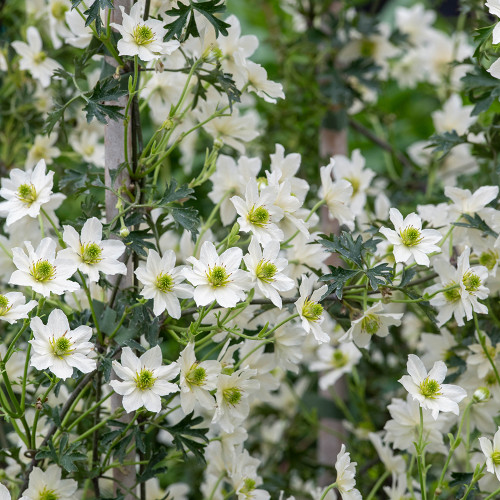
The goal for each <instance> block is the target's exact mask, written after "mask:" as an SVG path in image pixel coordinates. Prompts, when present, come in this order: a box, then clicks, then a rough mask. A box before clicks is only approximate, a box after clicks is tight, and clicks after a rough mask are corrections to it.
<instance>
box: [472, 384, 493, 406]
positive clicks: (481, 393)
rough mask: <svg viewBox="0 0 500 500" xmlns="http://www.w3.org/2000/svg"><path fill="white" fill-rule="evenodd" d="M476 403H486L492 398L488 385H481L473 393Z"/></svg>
mask: <svg viewBox="0 0 500 500" xmlns="http://www.w3.org/2000/svg"><path fill="white" fill-rule="evenodd" d="M472 399H473V401H474V403H484V402H485V401H488V399H490V391H489V389H488V388H487V387H479V388H477V389H476V390H475V391H474V394H473V395H472Z"/></svg>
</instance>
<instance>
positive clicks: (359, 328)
mask: <svg viewBox="0 0 500 500" xmlns="http://www.w3.org/2000/svg"><path fill="white" fill-rule="evenodd" d="M402 317H403V313H384V306H383V305H382V303H381V302H377V303H376V304H374V305H373V306H371V307H369V308H368V309H367V310H366V311H365V312H364V313H363V315H362V316H360V317H359V318H357V319H355V320H354V321H352V322H351V328H349V330H347V332H346V333H345V335H344V336H343V337H342V338H341V339H340V341H341V342H343V341H344V340H353V341H354V343H355V344H356V345H357V346H358V347H367V346H368V344H369V343H370V340H371V339H372V337H373V336H374V335H377V336H379V337H387V335H389V327H390V326H393V325H394V326H399V325H400V324H401V318H402Z"/></svg>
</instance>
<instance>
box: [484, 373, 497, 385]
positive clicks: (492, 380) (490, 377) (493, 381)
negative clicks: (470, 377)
mask: <svg viewBox="0 0 500 500" xmlns="http://www.w3.org/2000/svg"><path fill="white" fill-rule="evenodd" d="M484 382H485V383H486V385H488V386H490V387H491V386H493V385H497V377H496V375H495V372H493V371H490V372H488V373H487V375H486V376H485V377H484Z"/></svg>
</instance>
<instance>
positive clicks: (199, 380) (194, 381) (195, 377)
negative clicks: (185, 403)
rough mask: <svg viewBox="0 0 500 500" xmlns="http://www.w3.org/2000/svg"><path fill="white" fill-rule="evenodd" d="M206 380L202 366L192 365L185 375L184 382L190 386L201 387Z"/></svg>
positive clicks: (205, 373) (205, 372)
mask: <svg viewBox="0 0 500 500" xmlns="http://www.w3.org/2000/svg"><path fill="white" fill-rule="evenodd" d="M206 379H207V371H206V370H205V368H203V367H202V366H197V365H196V364H194V365H193V366H192V367H191V370H189V373H188V374H187V377H186V380H187V381H188V383H189V384H191V385H203V383H204V382H205V380H206Z"/></svg>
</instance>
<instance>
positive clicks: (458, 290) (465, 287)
mask: <svg viewBox="0 0 500 500" xmlns="http://www.w3.org/2000/svg"><path fill="white" fill-rule="evenodd" d="M469 257H470V248H468V247H467V248H466V249H465V250H464V251H463V252H462V253H461V254H460V256H459V257H458V259H457V267H456V268H455V267H453V266H452V265H451V264H450V263H449V262H448V259H445V258H438V259H436V261H435V262H434V269H435V271H436V272H437V273H438V275H439V283H437V284H435V285H433V286H431V287H429V288H427V289H426V290H425V291H424V292H425V293H427V294H430V295H432V294H433V293H435V292H437V291H438V290H443V289H446V291H444V292H440V293H438V294H437V295H436V296H435V297H432V298H431V300H430V304H431V305H432V306H434V307H436V308H437V310H438V311H439V312H438V316H437V319H438V326H441V325H444V324H445V323H446V322H447V321H448V320H449V319H450V318H451V317H452V316H453V317H454V318H455V321H456V322H457V324H458V326H463V325H464V316H465V317H466V319H467V321H469V320H471V319H472V312H473V311H474V312H476V313H479V314H487V313H488V308H487V307H486V306H485V305H484V304H481V303H480V302H479V300H483V299H486V298H487V297H488V294H489V290H488V288H486V287H485V286H484V283H485V281H486V280H487V279H488V269H487V268H486V267H484V266H474V267H471V266H470V263H469Z"/></svg>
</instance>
